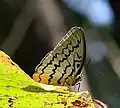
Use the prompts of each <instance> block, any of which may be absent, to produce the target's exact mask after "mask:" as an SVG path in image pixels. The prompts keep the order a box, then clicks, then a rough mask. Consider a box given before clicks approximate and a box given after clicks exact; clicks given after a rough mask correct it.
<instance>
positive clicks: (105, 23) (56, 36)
mask: <svg viewBox="0 0 120 108" xmlns="http://www.w3.org/2000/svg"><path fill="white" fill-rule="evenodd" d="M73 26H80V27H82V28H83V29H84V32H85V35H86V43H87V58H91V62H90V63H89V64H88V66H87V68H86V77H87V82H85V83H87V84H88V85H89V90H90V92H91V93H92V95H93V96H94V97H95V98H96V99H99V100H101V101H103V102H104V103H106V104H107V105H108V106H109V107H110V108H119V106H120V67H119V65H120V31H119V30H120V1H119V0H0V48H1V50H2V51H4V52H5V53H7V54H8V55H9V56H10V57H11V58H12V59H13V61H14V62H16V63H17V64H18V65H19V66H20V67H21V68H22V69H23V70H24V71H25V72H26V73H27V74H29V75H30V76H32V74H33V73H34V69H35V67H36V65H38V64H39V62H40V60H41V59H42V58H43V57H44V56H45V55H46V54H47V53H48V52H49V51H50V50H52V49H53V48H54V47H55V45H56V44H57V42H59V41H60V40H61V39H62V37H63V36H64V35H65V34H66V33H67V31H68V30H69V29H70V28H71V27H73Z"/></svg>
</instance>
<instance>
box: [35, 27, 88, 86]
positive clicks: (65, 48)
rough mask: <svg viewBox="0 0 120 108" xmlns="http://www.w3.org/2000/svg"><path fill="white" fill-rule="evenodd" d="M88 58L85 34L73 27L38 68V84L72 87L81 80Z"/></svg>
mask: <svg viewBox="0 0 120 108" xmlns="http://www.w3.org/2000/svg"><path fill="white" fill-rule="evenodd" d="M85 56H86V43H85V36H84V32H83V30H82V29H81V28H80V27H73V28H72V29H71V30H70V31H69V32H68V33H67V34H66V35H65V37H64V38H63V39H62V40H61V41H60V42H59V43H58V44H57V46H56V47H55V48H54V49H53V50H52V51H50V52H49V53H48V54H47V55H46V56H45V57H44V58H43V59H42V61H41V62H40V64H39V65H38V66H37V67H36V69H35V73H34V74H33V79H34V80H35V81H36V82H39V83H44V84H51V85H61V86H71V85H75V83H77V82H78V81H79V80H80V77H81V74H82V73H81V72H82V69H83V66H84V62H85Z"/></svg>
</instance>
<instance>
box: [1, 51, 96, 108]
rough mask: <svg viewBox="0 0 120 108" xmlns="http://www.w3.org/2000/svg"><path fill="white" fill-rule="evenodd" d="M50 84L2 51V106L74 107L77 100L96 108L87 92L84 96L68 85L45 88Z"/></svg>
mask: <svg viewBox="0 0 120 108" xmlns="http://www.w3.org/2000/svg"><path fill="white" fill-rule="evenodd" d="M48 86H49V85H48ZM48 86H47V85H44V84H38V83H36V82H35V81H34V80H33V79H31V78H30V77H29V76H28V75H27V74H25V72H24V71H23V70H21V69H20V68H19V66H18V65H17V64H15V63H14V62H13V61H12V60H11V59H10V57H9V56H7V55H6V54H5V53H3V52H2V51H0V108H65V107H66V108H67V107H71V108H72V107H73V106H74V104H73V103H74V102H75V101H76V100H79V102H84V103H85V104H87V105H88V106H89V107H88V108H94V105H93V103H92V99H91V97H90V98H89V101H88V98H86V97H87V95H88V93H86V92H84V93H83V94H84V95H83V97H82V95H80V94H79V93H71V92H69V91H68V90H67V87H57V86H49V88H51V89H53V90H51V91H48V90H45V89H44V87H45V88H46V87H48ZM85 95H86V97H85ZM83 98H85V99H83ZM86 99H87V100H86ZM85 100H86V101H85Z"/></svg>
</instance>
